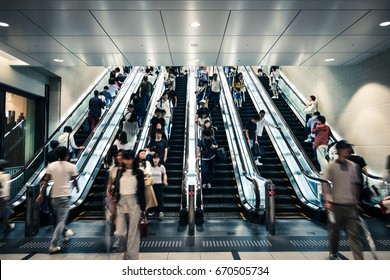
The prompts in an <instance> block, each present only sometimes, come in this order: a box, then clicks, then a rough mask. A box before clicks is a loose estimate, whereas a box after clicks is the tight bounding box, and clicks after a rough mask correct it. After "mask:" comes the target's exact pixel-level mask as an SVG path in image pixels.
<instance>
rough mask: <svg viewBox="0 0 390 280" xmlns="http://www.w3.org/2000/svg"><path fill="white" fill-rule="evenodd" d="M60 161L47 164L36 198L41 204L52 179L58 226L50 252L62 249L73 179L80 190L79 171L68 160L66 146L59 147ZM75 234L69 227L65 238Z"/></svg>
mask: <svg viewBox="0 0 390 280" xmlns="http://www.w3.org/2000/svg"><path fill="white" fill-rule="evenodd" d="M57 155H58V159H59V160H58V161H55V162H52V163H50V164H49V165H48V166H47V169H46V174H45V176H44V178H43V181H42V187H41V190H40V193H39V195H38V197H37V199H36V202H37V203H38V204H41V203H42V201H43V198H44V196H45V194H46V188H47V186H48V183H49V181H50V180H52V181H53V185H52V187H51V190H50V197H51V205H52V207H53V211H54V215H55V221H56V227H55V229H54V233H53V238H52V240H51V242H50V247H49V253H50V254H53V253H56V252H58V251H60V250H61V247H59V246H58V243H59V239H60V237H61V235H63V230H64V228H65V223H66V220H67V218H68V214H69V210H70V196H71V193H72V188H71V187H70V182H71V181H73V185H74V186H75V187H76V190H77V192H78V191H79V189H78V186H77V179H76V178H77V175H78V171H77V168H76V165H74V164H71V163H69V162H67V161H66V157H67V150H66V148H65V147H58V148H57ZM72 235H73V231H71V230H70V229H68V231H67V232H65V236H64V239H65V240H68V239H69V237H71V236H72Z"/></svg>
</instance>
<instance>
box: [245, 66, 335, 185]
mask: <svg viewBox="0 0 390 280" xmlns="http://www.w3.org/2000/svg"><path fill="white" fill-rule="evenodd" d="M245 69H246V71H247V72H248V74H249V73H250V72H251V73H252V74H253V70H252V71H251V70H250V69H248V67H246V68H245ZM248 76H249V77H250V78H251V79H252V80H253V76H252V75H248ZM254 84H256V83H254ZM257 91H258V94H259V96H260V98H261V99H262V100H263V103H264V106H266V107H267V109H268V111H270V110H269V108H268V105H267V104H266V102H264V97H263V95H262V94H261V92H262V90H261V89H259V88H257ZM275 111H276V110H275ZM277 113H278V114H279V117H280V119H281V120H282V121H284V118H283V117H282V115H281V113H280V112H279V110H277ZM269 115H270V117H271V118H272V120H273V122H274V123H276V124H277V121H276V119H275V117H274V116H273V115H272V114H269ZM284 126H285V127H286V128H288V129H289V127H288V126H287V124H286V123H285V121H284ZM280 135H281V136H282V138H283V141H284V142H285V143H286V145H287V147H288V149H289V151H290V154H291V155H292V156H293V158H294V160H295V161H296V163H297V164H298V167H299V169H300V171H301V172H302V174H304V176H305V177H307V178H309V179H311V180H313V181H316V182H318V183H319V184H328V185H331V182H330V181H328V180H325V179H322V178H319V177H316V176H312V175H311V174H309V173H307V172H306V170H305V169H304V168H303V166H302V164H301V162H300V161H299V159H298V158H297V156H296V154H295V152H294V150H293V149H292V147H291V145H290V143H289V141H288V140H287V138H286V136H285V135H284V133H283V132H282V131H281V130H280ZM294 141H297V140H296V139H294ZM304 154H305V153H304Z"/></svg>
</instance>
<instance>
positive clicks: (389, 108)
mask: <svg viewBox="0 0 390 280" xmlns="http://www.w3.org/2000/svg"><path fill="white" fill-rule="evenodd" d="M281 71H282V72H283V73H285V74H286V76H287V77H288V78H289V79H290V80H291V82H292V83H293V84H294V85H295V86H296V87H297V89H298V90H300V91H301V93H302V94H303V95H304V96H306V97H308V96H310V95H315V96H316V97H317V99H318V103H319V111H320V112H321V114H323V115H324V116H325V117H326V118H327V121H328V123H329V124H330V125H331V126H332V128H333V129H334V130H335V131H337V133H338V134H339V135H340V136H341V137H342V138H344V139H347V140H348V141H350V142H351V143H353V144H354V145H355V147H354V148H355V151H356V152H357V153H358V154H359V155H361V156H363V157H364V158H365V160H366V162H367V164H368V166H367V167H368V170H369V172H371V173H373V174H376V175H380V174H381V173H382V171H383V170H384V168H385V164H386V163H385V160H386V157H387V155H390V121H389V120H390V51H386V52H384V53H381V54H379V55H377V56H375V57H373V58H370V59H369V60H366V61H365V62H363V63H361V64H359V65H355V66H342V67H324V66H318V67H313V66H311V67H305V66H299V67H295V66H283V67H281Z"/></svg>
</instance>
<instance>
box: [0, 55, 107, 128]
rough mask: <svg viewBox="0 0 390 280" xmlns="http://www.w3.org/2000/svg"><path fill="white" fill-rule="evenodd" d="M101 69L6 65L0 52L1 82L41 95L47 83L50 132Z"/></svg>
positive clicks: (102, 68)
mask: <svg viewBox="0 0 390 280" xmlns="http://www.w3.org/2000/svg"><path fill="white" fill-rule="evenodd" d="M104 71H105V68H104V67H57V68H51V69H46V70H43V71H39V69H36V68H30V67H27V66H9V60H7V59H6V58H3V57H1V56H0V82H1V83H3V84H6V85H9V86H11V87H14V88H17V89H20V90H22V91H25V92H28V93H30V94H33V95H37V96H41V97H44V96H45V85H46V84H47V85H50V109H49V120H48V121H49V135H50V134H51V133H52V132H53V131H54V130H55V129H56V128H57V127H58V125H59V124H60V123H61V121H62V120H64V119H65V118H66V117H67V115H68V114H69V113H70V112H71V111H72V109H73V108H74V107H75V106H76V105H77V101H78V100H79V98H80V96H81V95H83V94H84V93H85V91H86V90H87V89H88V88H89V87H90V85H91V84H92V83H93V82H95V80H96V79H97V78H98V76H100V75H101V73H103V72H104ZM44 73H47V74H44Z"/></svg>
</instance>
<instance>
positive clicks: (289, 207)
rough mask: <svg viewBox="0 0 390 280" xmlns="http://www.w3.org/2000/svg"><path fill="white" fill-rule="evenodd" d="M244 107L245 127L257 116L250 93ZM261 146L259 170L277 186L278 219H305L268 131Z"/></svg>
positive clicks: (243, 120) (243, 121) (246, 97)
mask: <svg viewBox="0 0 390 280" xmlns="http://www.w3.org/2000/svg"><path fill="white" fill-rule="evenodd" d="M242 106H243V107H242V108H241V109H240V111H239V115H240V118H241V121H242V124H243V126H244V127H245V124H246V123H247V122H248V121H250V120H251V119H252V117H253V116H254V115H255V114H257V111H256V108H255V106H254V104H253V101H252V99H251V97H250V95H249V94H248V92H246V93H245V102H243V105H242ZM261 145H262V147H263V149H264V155H263V156H262V158H261V162H262V163H263V165H262V166H259V167H258V169H259V171H260V173H261V176H262V177H264V178H267V179H270V180H272V182H273V183H274V184H275V191H276V196H275V213H276V218H289V219H300V218H305V217H306V215H305V214H304V213H303V211H302V210H303V209H302V204H301V203H300V201H299V199H298V197H297V196H296V194H295V191H294V189H293V187H292V185H291V183H290V180H289V179H288V176H287V174H286V172H285V170H284V168H283V165H282V163H281V161H280V159H279V157H278V155H277V153H276V150H275V148H274V147H273V145H272V142H271V140H270V138H269V136H268V133H267V131H266V129H264V131H263V136H262V139H261Z"/></svg>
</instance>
